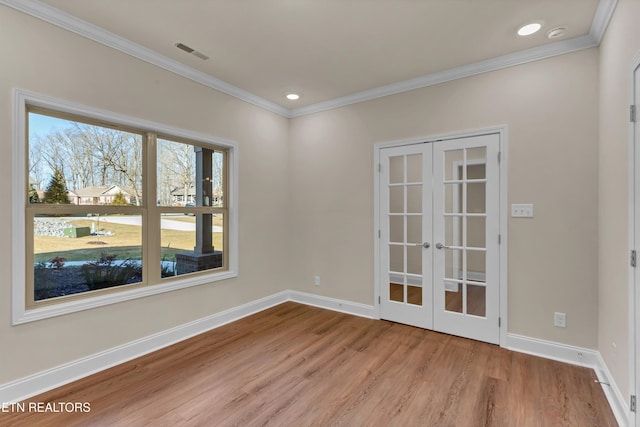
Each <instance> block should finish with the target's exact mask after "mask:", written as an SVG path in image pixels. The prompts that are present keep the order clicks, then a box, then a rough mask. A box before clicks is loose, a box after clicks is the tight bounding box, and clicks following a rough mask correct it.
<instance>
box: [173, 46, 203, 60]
mask: <svg viewBox="0 0 640 427" xmlns="http://www.w3.org/2000/svg"><path fill="white" fill-rule="evenodd" d="M176 47H177V48H178V49H180V50H184V51H185V52H187V53H190V54H191V55H193V56H197V57H198V58H200V59H202V60H203V61H206V60H207V59H209V57H208V56H207V55H205V54H204V53H202V52H198V51H197V50H195V49H193V48H191V47H189V46H187V45H186V44H183V43H180V42H178V43H176Z"/></svg>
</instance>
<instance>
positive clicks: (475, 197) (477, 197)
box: [466, 182, 486, 213]
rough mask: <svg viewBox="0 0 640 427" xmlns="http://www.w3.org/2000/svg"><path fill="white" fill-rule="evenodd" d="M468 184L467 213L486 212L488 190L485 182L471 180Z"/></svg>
mask: <svg viewBox="0 0 640 427" xmlns="http://www.w3.org/2000/svg"><path fill="white" fill-rule="evenodd" d="M466 185H467V213H485V212H486V208H485V205H486V192H485V183H484V182H469V183H467V184H466Z"/></svg>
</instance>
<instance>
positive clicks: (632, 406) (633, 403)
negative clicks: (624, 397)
mask: <svg viewBox="0 0 640 427" xmlns="http://www.w3.org/2000/svg"><path fill="white" fill-rule="evenodd" d="M629 410H630V411H631V412H636V395H635V394H632V395H631V399H630V400H629Z"/></svg>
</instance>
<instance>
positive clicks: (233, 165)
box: [10, 89, 238, 325]
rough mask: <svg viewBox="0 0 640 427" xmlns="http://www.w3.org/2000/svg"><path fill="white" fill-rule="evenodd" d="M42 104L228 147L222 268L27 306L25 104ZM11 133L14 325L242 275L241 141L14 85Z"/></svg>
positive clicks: (51, 108)
mask: <svg viewBox="0 0 640 427" xmlns="http://www.w3.org/2000/svg"><path fill="white" fill-rule="evenodd" d="M28 106H33V107H41V108H46V109H48V110H54V111H59V112H62V113H68V114H72V115H76V116H80V117H86V118H90V119H95V120H99V121H104V122H108V123H112V124H116V125H122V126H127V127H131V128H136V129H139V130H142V131H148V132H154V133H161V134H163V135H171V136H173V137H177V138H182V139H185V140H191V141H194V142H198V143H202V144H204V145H205V146H206V145H214V146H218V147H222V148H226V149H227V150H228V155H227V161H228V164H227V168H228V180H229V182H228V187H227V190H228V193H229V194H228V195H225V196H227V200H226V203H227V208H228V216H229V227H228V229H227V230H225V231H226V232H227V233H228V239H229V240H228V242H229V247H228V248H225V251H229V252H228V260H229V261H228V268H227V269H226V270H224V271H218V272H211V273H208V274H198V275H193V276H191V277H189V276H187V277H184V278H176V279H172V280H171V281H167V282H161V283H157V284H153V285H149V286H144V287H139V288H134V289H128V290H122V291H117V292H110V293H105V294H101V295H95V296H89V295H87V296H86V297H85V298H79V299H74V300H70V301H66V302H59V303H56V304H48V305H45V306H41V307H36V308H27V305H26V303H27V301H26V296H25V286H26V252H25V251H26V242H25V226H26V224H25V206H26V204H27V194H26V192H25V191H24V189H25V188H27V182H26V180H27V173H26V169H27V168H28V166H27V165H28V160H29V159H28V152H27V144H26V143H25V142H26V138H27V127H26V123H27V107H28ZM13 107H14V109H13V135H12V140H13V142H12V166H13V174H12V185H11V188H12V199H11V200H12V216H13V219H12V234H11V241H12V242H11V247H12V254H11V263H10V265H11V268H12V274H11V278H12V283H11V305H12V310H11V321H12V324H13V325H18V324H22V323H28V322H33V321H36V320H41V319H46V318H49V317H54V316H60V315H63V314H68V313H74V312H77V311H82V310H87V309H90V308H94V307H102V306H105V305H109V304H115V303H119V302H123V301H129V300H133V299H137V298H142V297H146V296H150V295H156V294H160V293H164V292H170V291H175V290H178V289H183V288H188V287H191V286H198V285H203V284H206V283H212V282H216V281H220V280H225V279H230V278H232V277H236V276H238V145H237V143H236V142H234V141H230V140H226V139H222V138H218V137H214V136H210V135H206V134H201V133H197V132H192V131H188V130H184V129H180V128H175V127H172V126H167V125H163V124H160V123H155V122H151V121H147V120H142V119H138V118H134V117H130V116H125V115H121V114H118V113H114V112H111V111H107V110H102V109H98V108H93V107H89V106H86V105H81V104H76V103H72V102H68V101H63V100H59V99H54V98H51V97H47V96H43V95H40V94H36V93H33V92H28V91H24V90H21V89H14V90H13Z"/></svg>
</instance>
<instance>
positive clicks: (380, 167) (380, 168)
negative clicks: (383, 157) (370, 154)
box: [378, 163, 382, 173]
mask: <svg viewBox="0 0 640 427" xmlns="http://www.w3.org/2000/svg"><path fill="white" fill-rule="evenodd" d="M381 172H382V163H378V173H381Z"/></svg>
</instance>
